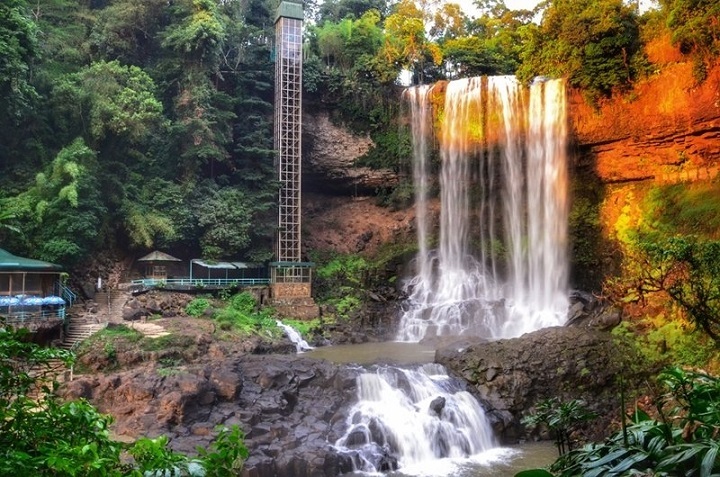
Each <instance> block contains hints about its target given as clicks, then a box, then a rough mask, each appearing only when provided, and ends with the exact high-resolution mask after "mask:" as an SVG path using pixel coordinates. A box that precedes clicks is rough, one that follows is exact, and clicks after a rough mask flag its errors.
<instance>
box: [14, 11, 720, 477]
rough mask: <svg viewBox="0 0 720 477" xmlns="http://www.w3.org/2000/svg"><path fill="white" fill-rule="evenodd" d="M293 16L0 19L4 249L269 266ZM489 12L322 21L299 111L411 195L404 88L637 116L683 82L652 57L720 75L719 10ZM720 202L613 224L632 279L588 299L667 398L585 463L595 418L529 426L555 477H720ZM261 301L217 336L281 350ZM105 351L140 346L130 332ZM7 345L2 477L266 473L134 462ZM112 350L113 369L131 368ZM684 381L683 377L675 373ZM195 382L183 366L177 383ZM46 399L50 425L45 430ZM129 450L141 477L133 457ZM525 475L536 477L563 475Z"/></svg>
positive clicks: (315, 15) (562, 414) (587, 222)
mask: <svg viewBox="0 0 720 477" xmlns="http://www.w3.org/2000/svg"><path fill="white" fill-rule="evenodd" d="M278 3H279V2H278V0H217V1H216V0H170V1H168V0H3V1H2V2H1V3H0V110H2V114H0V246H2V247H3V248H6V249H8V250H11V251H12V252H13V253H15V254H18V255H22V256H28V257H33V258H37V259H42V260H46V261H50V262H53V263H57V264H61V265H62V266H63V267H65V269H66V270H68V271H72V272H75V271H79V270H83V268H87V267H88V266H89V263H91V262H92V260H93V259H94V258H95V257H97V256H98V255H102V254H104V253H107V252H108V251H111V250H112V251H115V252H117V253H119V255H121V256H135V255H140V254H145V253H147V252H148V251H149V250H152V249H155V248H160V249H163V250H165V251H167V252H169V253H171V254H173V255H176V256H179V257H183V258H191V257H203V258H205V259H210V260H217V259H224V258H232V259H238V260H239V259H242V260H248V261H254V262H266V261H270V260H271V259H272V254H273V252H272V249H273V240H274V235H275V227H276V207H277V190H278V183H277V181H276V174H275V171H274V165H273V162H274V156H275V152H274V150H273V97H274V91H273V90H274V68H275V66H274V61H273V60H274V48H275V44H274V43H275V40H274V23H273V22H274V17H275V11H276V8H277V6H278ZM474 4H475V6H476V7H477V9H478V11H479V14H478V15H476V16H468V14H467V13H466V12H464V11H463V10H462V8H461V7H460V6H459V5H457V4H454V3H452V2H449V1H448V2H441V1H439V0H400V1H395V0H334V1H329V0H327V1H325V2H323V1H321V0H307V1H305V2H304V9H305V15H306V22H305V31H304V35H305V37H304V66H303V90H304V93H303V100H304V101H305V105H306V106H307V107H308V108H310V109H322V110H323V111H328V112H329V114H330V115H331V119H332V120H333V121H335V122H336V123H337V124H341V125H343V126H344V127H346V128H349V129H351V130H353V131H355V132H358V133H363V134H368V135H369V136H370V137H371V138H372V140H373V142H374V146H373V147H372V148H370V150H369V151H368V152H367V153H366V154H365V155H363V156H362V157H360V158H359V159H358V160H357V165H363V166H369V167H372V168H378V169H391V170H393V171H396V172H404V173H405V174H406V175H407V172H408V168H409V155H410V152H409V148H410V146H409V139H408V137H407V134H406V133H403V132H402V131H401V130H400V129H399V128H398V125H397V124H398V119H399V115H400V113H401V111H400V109H401V108H400V106H399V103H400V101H399V98H400V95H401V93H402V90H403V88H405V87H406V86H407V83H409V84H430V83H434V82H436V81H439V80H453V79H459V78H465V77H471V76H478V75H516V76H517V77H518V78H519V80H520V81H521V82H523V83H529V82H530V81H532V79H533V78H535V77H536V76H547V77H560V78H564V79H565V80H566V82H567V84H568V85H569V88H570V89H571V90H572V91H573V93H576V94H577V95H578V96H579V97H581V98H582V100H583V101H584V103H585V104H586V105H587V107H588V108H589V110H590V111H599V110H600V109H601V108H602V106H603V105H604V104H607V102H608V101H610V100H612V99H617V98H621V99H622V100H623V101H626V102H627V103H628V104H630V103H632V102H633V101H634V100H635V99H636V92H635V88H636V86H637V85H638V84H639V83H641V82H642V81H644V80H646V79H648V78H652V77H653V76H655V75H659V74H660V73H661V71H662V68H663V67H664V66H665V65H664V64H657V63H654V62H653V60H652V58H651V57H650V56H649V55H648V46H649V45H657V44H658V43H663V42H666V43H669V44H670V45H669V46H668V48H672V49H673V51H674V52H676V53H677V54H678V55H680V57H681V58H682V61H683V62H687V63H689V64H691V65H692V82H693V86H692V88H696V87H697V88H699V87H700V86H701V85H703V84H704V83H705V82H706V81H708V78H709V77H710V75H711V73H712V71H716V72H717V67H718V55H720V3H719V2H717V1H716V0H658V1H657V2H655V3H653V5H652V7H651V8H650V9H647V10H642V11H641V10H640V2H636V1H623V0H545V1H543V2H541V3H539V4H538V5H537V7H535V8H534V9H533V10H532V11H530V10H512V9H509V8H508V7H507V6H506V4H505V3H504V1H503V0H475V1H474ZM714 68H715V70H713V69H714ZM400 78H405V79H407V81H406V82H404V83H403V81H401V80H400ZM692 88H690V89H692ZM716 104H717V103H716ZM650 154H651V153H650ZM680 159H682V158H680ZM711 160H714V159H711ZM599 182H600V181H599V179H598V178H597V177H596V178H594V182H593V181H584V178H576V179H575V182H574V184H573V187H574V188H575V189H576V190H575V191H574V192H575V202H574V204H573V209H572V210H571V213H570V228H571V234H573V243H571V244H570V245H571V247H572V255H573V260H574V266H575V267H576V268H583V269H584V270H587V271H589V272H592V271H594V270H600V269H601V268H602V271H603V272H604V271H605V270H606V268H604V266H605V264H602V263H600V259H598V257H597V256H596V255H593V253H594V249H595V247H596V245H598V244H596V243H594V242H592V240H594V238H597V236H598V235H599V233H598V230H599V229H600V228H601V226H602V225H603V224H601V223H600V221H601V220H602V218H601V217H600V212H598V209H599V205H598V203H599V202H601V201H602V194H603V193H604V191H601V190H600V189H601V188H603V187H604V186H605V185H606V184H600V185H598V184H599ZM719 184H720V182H719V181H718V179H717V177H716V178H715V179H714V180H708V181H704V182H703V181H699V180H698V181H696V182H693V183H691V184H690V185H686V184H659V183H658V184H655V183H653V184H645V185H644V186H642V187H646V189H645V190H643V195H642V197H640V196H639V195H638V196H637V197H636V196H634V195H633V193H634V191H632V190H631V191H630V192H629V193H627V194H626V197H627V199H626V201H627V202H626V203H619V205H618V206H617V207H616V209H617V210H616V212H617V216H616V217H613V221H612V222H611V223H610V221H608V223H609V224H610V227H609V228H610V229H611V233H612V238H613V239H614V240H615V244H614V246H615V247H616V248H615V249H614V250H613V251H612V253H615V252H616V255H617V257H616V258H617V260H616V261H615V262H613V263H611V264H610V265H609V266H608V267H607V269H613V267H614V269H613V271H614V272H615V274H614V275H612V276H603V277H601V278H602V280H597V281H596V282H594V283H593V285H592V286H589V287H587V288H588V289H590V288H593V290H592V291H594V292H596V293H597V295H598V296H599V297H600V298H601V299H603V300H608V301H609V302H611V303H610V306H619V307H624V309H625V310H629V311H628V313H627V315H626V316H625V320H624V321H623V322H622V323H621V324H620V325H619V326H617V328H615V330H613V335H614V336H615V338H617V339H618V341H623V340H627V341H629V342H631V343H632V349H633V352H634V353H638V354H637V355H634V354H633V355H632V356H638V357H639V358H638V360H637V363H635V364H639V365H642V366H644V367H645V368H649V370H650V371H648V369H644V371H647V372H648V373H650V372H652V373H654V375H653V376H654V377H657V376H659V377H660V380H659V381H658V385H657V386H656V388H655V390H656V395H657V396H659V398H658V403H659V404H658V405H657V409H656V411H657V412H656V413H655V414H657V415H659V417H658V416H655V415H654V416H653V418H652V419H651V417H650V416H649V415H647V414H646V413H644V411H642V410H641V409H639V408H638V407H636V409H635V410H634V413H632V414H628V415H625V414H624V413H623V411H625V410H626V409H624V408H621V409H620V410H619V415H620V416H621V417H620V418H619V420H620V421H621V422H620V424H621V425H620V426H619V427H620V430H619V431H618V432H616V433H615V434H612V435H610V436H609V437H608V438H607V439H606V441H605V442H604V443H602V444H588V445H587V446H585V447H582V448H575V449H570V447H571V446H570V441H571V440H573V439H574V437H573V435H572V432H573V429H574V426H576V425H578V424H579V423H581V422H582V421H584V420H586V418H587V417H588V415H587V414H585V412H584V410H583V409H582V408H581V406H580V404H581V403H579V402H569V403H568V402H566V403H560V402H558V401H547V402H545V403H541V405H540V406H538V407H537V408H536V409H535V414H531V415H530V417H529V419H530V421H532V420H534V422H533V424H538V425H545V426H547V427H548V428H549V429H550V430H551V431H555V435H556V439H557V442H558V449H559V450H560V448H561V447H562V448H563V452H561V453H564V455H563V457H561V459H560V460H559V461H558V462H557V463H556V464H555V467H554V469H551V470H553V472H554V473H555V474H556V475H567V476H573V475H630V474H631V473H633V472H635V473H634V474H633V475H639V472H641V471H642V472H648V473H643V474H642V475H708V476H709V475H716V474H713V472H717V470H718V467H717V463H716V460H717V454H718V452H720V446H719V444H718V441H717V437H718V429H720V424H719V423H720V413H719V412H718V409H719V406H718V402H720V381H719V380H718V379H717V378H715V377H712V376H711V375H708V374H705V373H704V372H703V371H700V370H699V369H698V368H700V367H703V368H705V369H707V370H708V371H709V372H711V373H714V374H717V370H718V369H720V361H719V359H720V358H719V356H720V355H719V354H718V343H719V342H720V260H719V259H718V257H719V256H720V241H719V240H720V236H719V233H718V231H719V230H720V220H719V219H718V210H720V194H718V190H719V189H720V185H719ZM618 187H622V184H621V185H620V186H618ZM411 188H412V186H409V185H408V183H406V182H400V183H399V184H398V185H397V186H396V188H395V189H394V190H382V191H377V194H378V199H382V200H378V202H382V203H383V204H384V205H385V206H388V207H397V206H399V205H405V206H407V205H409V201H410V198H411V197H412V190H408V189H411ZM583 188H584V190H582V191H581V192H578V191H579V190H580V189H583ZM351 194H352V192H351V191H348V194H347V195H348V196H350V195H351ZM604 225H607V224H604ZM598 242H599V241H598ZM392 245H395V244H391V246H392ZM400 245H402V244H400ZM388 250H389V248H388ZM398 250H399V248H398ZM395 252H397V253H396V255H398V256H399V255H402V254H405V255H407V252H408V250H407V248H405V249H402V250H400V251H397V250H390V252H389V253H395ZM310 258H314V257H310ZM373 259H375V260H385V259H384V258H383V259H378V258H377V257H373V258H367V257H361V256H349V257H338V256H333V257H330V258H329V259H328V260H327V261H326V263H321V264H320V266H319V267H318V269H317V274H316V281H315V283H314V287H315V291H316V295H317V299H318V300H319V301H320V302H321V303H322V305H323V306H326V309H328V310H332V311H333V315H332V316H331V318H332V319H337V320H338V321H343V320H345V321H349V320H348V318H351V317H353V316H354V317H356V318H357V317H358V316H359V314H357V313H355V312H356V311H357V309H358V308H359V307H360V306H361V303H362V302H363V300H369V299H368V297H369V296H376V295H371V294H370V293H369V292H368V290H366V288H370V286H373V285H377V283H371V284H369V283H368V282H370V281H372V280H376V281H380V280H381V279H380V278H378V276H379V274H377V273H375V272H376V271H377V270H374V269H380V268H384V266H385V262H383V263H382V266H379V265H377V263H375V262H372V260H373ZM601 265H602V267H601ZM368 277H370V278H368ZM385 278H386V277H384V276H383V277H382V280H385ZM395 278H397V277H393V279H395ZM385 281H386V282H388V283H391V284H392V282H390V281H388V280H385ZM388 283H385V282H383V286H386V288H391V287H388V286H387V284H388ZM373 293H374V292H373ZM248 296H249V295H248ZM248 296H245V297H243V296H242V295H238V296H236V297H234V298H232V297H229V296H227V297H225V301H227V302H229V303H230V305H228V306H227V308H220V311H219V312H217V315H216V316H214V317H213V318H212V320H215V321H217V322H218V323H219V324H218V327H217V329H218V330H220V332H225V331H228V330H230V329H232V328H233V327H239V326H240V325H242V326H243V327H244V328H242V330H240V332H239V333H240V335H242V336H245V335H244V334H243V333H246V332H247V333H246V334H252V333H259V332H258V330H266V329H268V328H270V327H272V328H273V329H276V328H277V327H276V326H275V323H274V317H273V318H271V317H270V315H271V311H269V310H268V309H264V310H262V311H258V309H257V308H258V307H256V304H255V301H254V299H253V298H252V297H250V298H248ZM238 297H240V299H238ZM246 299H247V300H246ZM202 300H204V301H202ZM378 300H380V298H378V299H377V300H376V301H378ZM218 301H219V302H221V301H223V300H219V299H218ZM243 301H247V303H240V302H243ZM233 302H235V304H236V307H235V308H233V306H232V303H233ZM238 303H240V305H242V306H241V307H240V306H237V304H238ZM382 305H383V306H386V303H385V302H383V303H382ZM210 308H212V307H211V306H210V302H209V301H208V299H206V298H204V297H199V298H196V299H195V300H194V301H193V302H192V303H191V305H189V308H188V309H189V310H190V311H187V312H186V314H187V315H189V316H193V317H196V318H198V317H205V312H206V310H208V309H210ZM236 308H237V309H236ZM211 311H212V310H211ZM354 313H355V314H354ZM633 313H634V314H633ZM326 319H327V317H326ZM208 321H210V318H208ZM306 325H307V326H308V327H309V326H311V325H310V324H307V323H306ZM314 325H315V323H313V326H314ZM215 331H216V329H215V325H214V324H213V333H215ZM107 333H108V334H106V335H103V336H105V337H107V336H112V333H118V334H122V333H125V334H132V336H133V339H135V340H141V339H144V338H140V337H138V336H137V334H138V333H136V332H135V331H134V330H129V329H123V328H122V325H121V327H120V329H119V330H109V331H107ZM0 334H2V335H3V336H2V339H1V340H0V362H2V363H3V366H0V409H3V410H4V411H3V412H2V413H0V416H3V417H4V418H2V419H0V428H1V429H3V432H0V442H2V443H3V445H2V446H0V449H4V450H6V456H9V457H7V458H6V459H2V462H0V473H3V475H4V474H10V473H14V474H15V475H38V474H37V473H36V470H37V469H40V468H42V469H49V470H48V471H47V473H46V474H43V475H149V474H148V473H149V472H151V471H155V470H157V469H160V468H164V469H173V468H175V469H177V468H180V467H182V468H184V469H185V470H186V471H187V472H188V473H189V472H190V470H189V466H190V465H191V464H198V465H201V466H203V467H204V468H205V469H206V470H207V471H208V473H207V475H238V472H239V468H240V467H241V465H242V462H243V460H244V459H246V458H247V456H248V449H247V448H245V446H244V444H243V434H242V431H241V430H240V429H239V428H238V427H225V428H221V429H220V430H219V431H218V438H217V441H216V444H213V446H211V447H209V448H208V449H207V450H205V451H203V452H200V455H199V456H198V457H197V458H195V459H194V460H190V459H189V458H188V457H186V456H182V455H179V454H175V453H173V452H171V451H170V450H169V449H167V444H168V440H167V438H163V437H159V438H157V439H140V440H138V441H137V442H136V443H135V444H133V446H131V447H127V448H126V447H123V446H121V445H120V444H118V443H117V442H115V441H113V440H112V439H111V436H110V431H109V426H110V423H111V419H110V418H108V417H105V416H102V415H100V414H99V413H98V412H97V411H96V410H95V409H94V408H93V407H91V406H90V405H89V404H88V403H87V402H85V401H79V402H61V400H60V399H59V398H57V396H55V395H54V393H53V392H54V391H55V390H56V388H55V387H54V386H55V384H48V385H46V387H45V388H42V389H41V390H42V392H43V394H40V395H39V397H38V395H35V394H33V393H34V392H35V390H36V382H35V381H36V379H35V377H34V376H31V368H32V365H34V364H44V363H47V362H48V361H49V360H51V361H61V362H65V363H66V364H68V365H72V363H74V362H75V357H74V356H73V353H71V352H67V351H64V350H59V349H53V348H38V347H37V346H35V345H33V344H31V343H29V340H28V339H27V336H26V334H25V333H24V332H16V331H10V330H6V329H5V328H3V327H0ZM103 339H104V338H103ZM168 341H170V340H168ZM118 342H120V341H117V340H116V341H113V343H118ZM88 346H89V347H92V346H93V345H92V342H91V344H90V345H88ZM113 346H114V345H108V344H107V343H106V344H105V345H102V346H96V347H97V348H98V349H99V351H98V352H99V353H105V354H106V355H108V356H110V355H112V356H113V357H117V356H116V354H117V353H116V349H115V348H114V347H113ZM158 346H160V345H158ZM186 347H187V346H186ZM152 351H153V352H155V351H157V350H155V349H153V350H152ZM106 357H107V356H106ZM668 365H677V366H686V367H688V368H686V369H684V370H683V369H681V368H680V367H671V368H669V369H667V368H666V370H665V371H664V372H663V373H658V371H659V369H661V368H663V367H666V366H668ZM178 366H179V365H178V363H177V362H175V361H174V360H173V361H172V362H171V365H169V366H168V369H165V371H164V372H166V376H163V378H164V377H168V376H171V375H173V374H175V373H176V371H177V369H176V368H177V367H178ZM690 367H692V368H693V369H689V368H690ZM583 371H587V372H586V373H585V374H590V371H589V370H587V369H583ZM493 373H494V371H493ZM493 377H494V374H493ZM621 378H622V377H621ZM571 384H573V385H574V384H575V383H571ZM621 385H622V383H621ZM635 397H636V396H628V399H629V400H630V399H633V398H635ZM621 398H622V399H623V403H622V405H625V404H626V403H625V401H624V399H625V396H622V397H621ZM42 399H46V401H42ZM38 400H40V402H45V404H43V406H45V407H46V409H47V410H48V412H46V413H43V412H37V402H38ZM443 405H444V401H443ZM671 406H674V407H672V408H671ZM663 410H670V413H671V414H672V415H668V416H665V415H663V414H662V413H663ZM527 411H529V410H527ZM666 418H667V419H666ZM25 423H30V424H31V425H25ZM58 430H59V431H60V432H58ZM607 432H609V430H608V429H606V434H607ZM3 439H5V440H3ZM13 445H14V446H15V447H13ZM566 445H567V449H565V446H566ZM7 449H9V450H7ZM127 449H129V450H127ZM126 450H127V452H129V453H130V454H131V455H132V457H133V458H134V461H135V463H136V464H137V465H136V466H135V467H132V466H128V464H127V463H126V462H124V461H123V460H122V459H121V455H124V453H125V451H126ZM565 451H568V452H565ZM638 469H640V470H638ZM656 471H657V473H654V472H656ZM530 472H531V473H526V474H523V475H527V476H531V475H535V476H547V475H552V474H548V473H547V471H546V470H536V471H530ZM649 472H653V473H652V474H651V473H649ZM203 475H204V474H203ZM518 475H521V474H518Z"/></svg>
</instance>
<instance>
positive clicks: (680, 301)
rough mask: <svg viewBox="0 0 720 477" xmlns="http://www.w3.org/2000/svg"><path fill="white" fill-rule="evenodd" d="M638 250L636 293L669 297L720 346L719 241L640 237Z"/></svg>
mask: <svg viewBox="0 0 720 477" xmlns="http://www.w3.org/2000/svg"><path fill="white" fill-rule="evenodd" d="M637 248H638V250H639V256H636V257H635V261H636V263H637V264H638V267H639V276H638V277H637V278H636V280H637V281H636V283H635V292H636V293H637V294H638V295H639V296H641V297H642V296H643V295H644V294H647V293H655V292H664V293H666V294H667V295H668V296H669V297H670V298H671V299H672V301H673V302H674V303H676V304H677V305H679V306H680V307H681V308H682V309H683V311H685V312H686V313H687V314H688V317H689V319H690V320H691V321H692V323H693V324H694V325H695V326H697V327H698V328H700V329H702V330H703V331H704V332H705V333H706V334H707V335H708V336H709V337H710V338H712V339H713V340H715V341H716V342H720V241H715V240H702V239H699V238H697V237H692V236H685V237H671V238H667V239H665V238H662V237H657V236H656V235H640V236H639V237H638V242H637Z"/></svg>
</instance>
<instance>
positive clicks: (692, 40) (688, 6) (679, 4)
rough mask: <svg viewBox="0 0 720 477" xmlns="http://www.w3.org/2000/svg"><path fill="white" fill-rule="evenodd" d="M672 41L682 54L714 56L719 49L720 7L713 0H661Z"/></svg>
mask: <svg viewBox="0 0 720 477" xmlns="http://www.w3.org/2000/svg"><path fill="white" fill-rule="evenodd" d="M660 4H661V5H662V6H663V8H664V9H665V10H666V11H667V25H668V27H669V28H670V30H671V31H672V34H673V36H672V41H673V43H674V44H675V45H677V46H678V47H680V51H682V52H683V53H686V54H687V53H698V54H700V55H701V56H704V57H710V56H715V55H717V54H718V53H719V51H718V47H719V46H720V4H718V2H716V1H713V0H660Z"/></svg>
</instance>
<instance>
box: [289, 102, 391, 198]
mask: <svg viewBox="0 0 720 477" xmlns="http://www.w3.org/2000/svg"><path fill="white" fill-rule="evenodd" d="M302 140H303V184H304V185H305V186H306V188H307V189H309V190H322V191H324V192H326V193H337V194H342V195H353V196H357V195H368V194H373V193H375V192H376V191H377V189H381V188H384V187H388V186H392V185H395V184H396V183H397V179H398V178H397V174H395V173H394V172H393V171H391V170H389V169H379V170H377V169H371V168H369V167H359V166H355V161H356V160H357V159H358V158H359V157H361V156H363V155H364V154H365V153H367V152H368V151H369V150H370V148H372V147H373V146H374V143H373V141H372V139H370V136H369V135H368V134H355V133H353V132H351V131H350V130H349V129H348V128H345V127H342V126H339V125H336V124H334V123H333V122H332V121H331V120H330V115H329V114H328V113H327V112H325V111H314V112H312V113H305V114H304V115H303V138H302Z"/></svg>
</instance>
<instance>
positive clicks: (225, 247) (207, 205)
mask: <svg viewBox="0 0 720 477" xmlns="http://www.w3.org/2000/svg"><path fill="white" fill-rule="evenodd" d="M203 192H204V194H203V196H204V197H203V200H202V202H200V203H198V204H197V210H198V212H197V217H198V224H199V226H200V227H201V229H202V236H201V239H200V245H201V247H202V251H203V257H206V258H212V259H218V258H224V257H232V256H237V255H241V254H242V253H243V252H244V251H245V250H246V248H247V247H248V245H249V244H250V228H251V226H252V204H251V202H250V201H249V200H248V198H247V196H246V195H245V193H244V192H243V191H241V190H239V189H236V188H229V187H227V188H216V187H211V188H209V190H207V191H203Z"/></svg>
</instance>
